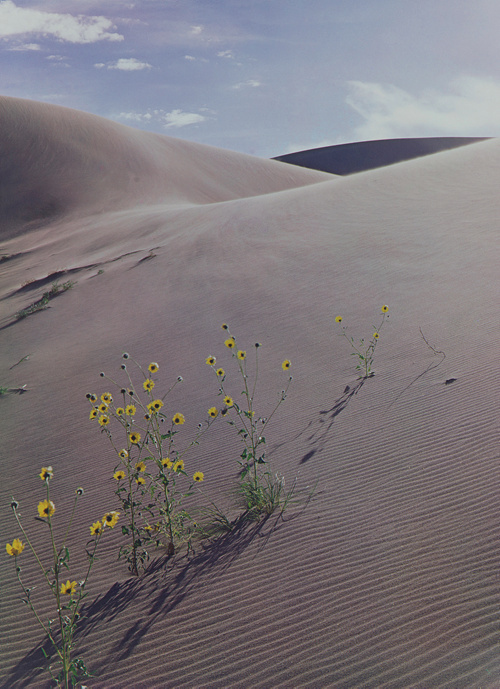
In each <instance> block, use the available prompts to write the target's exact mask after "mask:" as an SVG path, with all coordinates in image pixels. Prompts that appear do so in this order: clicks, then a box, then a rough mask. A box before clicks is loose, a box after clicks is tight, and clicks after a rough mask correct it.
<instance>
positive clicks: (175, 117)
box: [115, 108, 213, 129]
mask: <svg viewBox="0 0 500 689" xmlns="http://www.w3.org/2000/svg"><path fill="white" fill-rule="evenodd" d="M203 110H205V111H206V112H210V113H213V111H208V110H207V109H206V108H204V109H203ZM115 119H117V120H125V121H128V122H140V123H146V124H147V123H149V122H152V121H154V122H159V123H160V124H162V125H163V126H164V127H165V129H170V128H171V127H175V128H178V127H187V126H188V125H190V124H199V123H200V122H205V120H206V119H207V118H206V117H205V116H204V115H200V114H199V113H195V112H184V111H183V110H180V109H178V110H171V111H170V112H166V111H165V110H150V111H148V112H146V113H139V112H121V113H120V114H119V115H116V116H115Z"/></svg>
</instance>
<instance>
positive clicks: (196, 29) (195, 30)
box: [191, 26, 203, 36]
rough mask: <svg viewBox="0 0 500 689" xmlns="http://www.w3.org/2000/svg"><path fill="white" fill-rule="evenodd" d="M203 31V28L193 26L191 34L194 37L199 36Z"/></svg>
mask: <svg viewBox="0 0 500 689" xmlns="http://www.w3.org/2000/svg"><path fill="white" fill-rule="evenodd" d="M202 31H203V27H202V26H192V27H191V33H192V34H193V36H199V35H200V34H201V32H202Z"/></svg>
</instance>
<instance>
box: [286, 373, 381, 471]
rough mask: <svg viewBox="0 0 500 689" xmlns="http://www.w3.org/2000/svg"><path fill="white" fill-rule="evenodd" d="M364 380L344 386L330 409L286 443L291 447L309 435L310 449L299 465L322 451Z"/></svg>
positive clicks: (321, 413)
mask: <svg viewBox="0 0 500 689" xmlns="http://www.w3.org/2000/svg"><path fill="white" fill-rule="evenodd" d="M369 377H370V376H369ZM366 380H367V379H366V378H361V380H358V381H357V382H356V383H355V384H354V385H352V386H350V385H346V387H345V389H344V392H343V393H342V395H341V396H340V397H339V398H338V399H336V400H335V402H334V403H333V406H332V407H331V408H330V409H321V410H320V411H319V416H318V417H317V418H316V419H313V420H311V421H309V423H308V424H307V426H306V427H305V428H304V429H303V430H301V431H299V433H297V435H296V436H294V438H292V439H291V441H286V442H287V443H289V442H291V443H292V445H293V444H294V443H295V442H296V441H297V440H298V439H299V438H300V437H302V436H303V435H304V434H305V433H309V435H308V436H307V438H306V443H307V444H308V445H310V446H311V449H310V450H309V451H308V452H306V453H305V454H304V455H303V457H302V458H301V459H300V462H299V464H305V463H306V462H308V461H309V460H310V459H312V458H313V457H314V455H315V454H316V453H318V452H321V451H322V450H323V448H324V447H325V445H326V442H327V439H328V436H329V434H330V432H331V430H332V426H333V424H334V423H335V419H336V418H337V416H338V415H339V414H340V413H341V412H342V411H344V409H345V408H346V407H347V405H348V404H349V402H350V401H351V400H352V398H353V397H354V396H355V395H357V394H358V392H359V391H360V390H361V388H362V387H363V385H364V384H365V381H366ZM282 445H285V443H279V444H277V445H276V446H275V447H274V448H273V451H275V450H276V449H277V448H279V447H281V446H282Z"/></svg>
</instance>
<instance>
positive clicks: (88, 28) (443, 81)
mask: <svg viewBox="0 0 500 689" xmlns="http://www.w3.org/2000/svg"><path fill="white" fill-rule="evenodd" d="M0 95H4V96H14V97H18V98H28V99H31V100H36V101H43V102H47V103H53V104H55V105H61V106H66V107H70V108H76V109H77V110H83V111H85V112H89V113H93V114H95V115H100V116H102V117H106V118H108V119H111V120H114V121H116V122H119V123H121V124H125V125H128V126H131V127H136V128H139V129H143V130H146V131H151V132H156V133H160V134H165V135H167V136H174V137H179V138H182V139H187V140H189V141H196V142H199V143H204V144H209V145H211V146H217V147H219V148H226V149H231V150H235V151H240V152H242V153H248V154H251V155H256V156H259V157H265V158H269V157H273V156H277V155H283V154H285V153H291V152H293V151H300V150H306V149H310V148H317V147H320V146H329V145H334V144H340V143H348V142H353V141H366V140H371V139H390V138H400V137H420V136H500V3H499V2H498V0H474V1H472V0H418V2H417V1H416V0H135V1H134V0H129V1H126V0H105V1H103V0H0ZM0 124H1V123H0Z"/></svg>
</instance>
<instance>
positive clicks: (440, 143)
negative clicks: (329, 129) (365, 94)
mask: <svg viewBox="0 0 500 689" xmlns="http://www.w3.org/2000/svg"><path fill="white" fill-rule="evenodd" d="M487 139H488V137H459V136H449V137H445V136H437V137H428V138H408V139H380V140H377V141H359V142H356V143H349V144H339V145H337V146H323V147H321V148H312V149H310V150H307V151H297V152H296V153H287V154H285V155H281V156H275V157H274V158H273V160H280V161H281V162H283V163H289V164H291V165H300V166H301V167H306V168H309V169H310V170H322V171H323V172H330V173H332V174H335V175H352V174H355V173H357V172H364V171H365V170H373V169H375V168H379V167H385V166H387V165H394V164H395V163H401V162H403V161H405V160H412V159H413V158H420V157H421V156H427V155H432V154H433V153H439V152H440V151H447V150H451V149H453V148H459V147H460V146H467V145H468V144H473V143H478V142H479V141H486V140H487Z"/></svg>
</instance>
